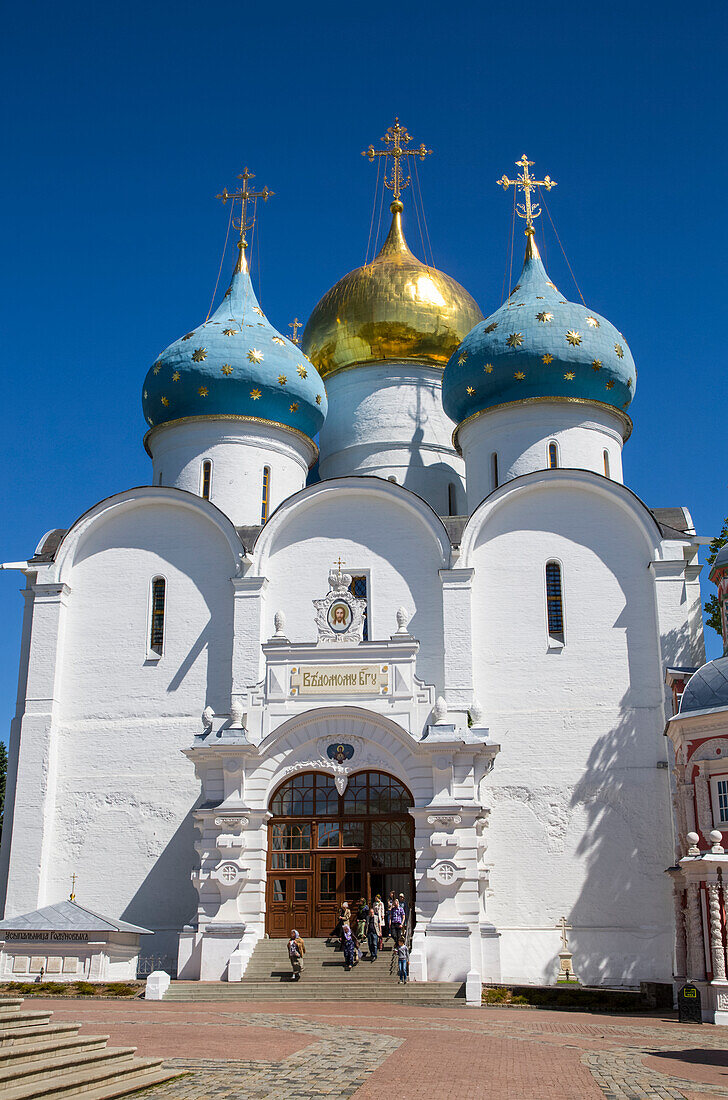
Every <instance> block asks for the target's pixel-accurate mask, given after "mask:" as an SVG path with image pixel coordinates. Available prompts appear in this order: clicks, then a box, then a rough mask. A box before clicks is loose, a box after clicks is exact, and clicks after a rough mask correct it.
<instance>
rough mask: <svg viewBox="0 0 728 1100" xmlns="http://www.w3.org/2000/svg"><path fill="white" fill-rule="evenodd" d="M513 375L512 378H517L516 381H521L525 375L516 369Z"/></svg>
mask: <svg viewBox="0 0 728 1100" xmlns="http://www.w3.org/2000/svg"><path fill="white" fill-rule="evenodd" d="M513 377H514V378H515V379H516V380H517V381H518V382H522V381H523V379H524V378H525V377H526V375H525V374H524V372H523V371H522V370H517V371H516V373H515V374H514V375H513Z"/></svg>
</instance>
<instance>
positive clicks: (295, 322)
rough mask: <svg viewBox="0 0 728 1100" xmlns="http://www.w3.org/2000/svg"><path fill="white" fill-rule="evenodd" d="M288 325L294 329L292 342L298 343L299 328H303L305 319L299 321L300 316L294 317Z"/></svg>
mask: <svg viewBox="0 0 728 1100" xmlns="http://www.w3.org/2000/svg"><path fill="white" fill-rule="evenodd" d="M288 327H289V328H292V329H293V336H292V337H291V343H293V344H297V343H298V330H299V329H300V328H303V321H299V319H298V317H294V318H293V320H292V321H291V323H290V325H289V326H288Z"/></svg>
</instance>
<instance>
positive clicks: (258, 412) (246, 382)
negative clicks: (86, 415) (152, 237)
mask: <svg viewBox="0 0 728 1100" xmlns="http://www.w3.org/2000/svg"><path fill="white" fill-rule="evenodd" d="M242 266H243V270H238V269H236V271H235V273H234V275H233V278H232V282H231V283H230V286H229V288H228V290H227V292H226V294H225V297H224V298H223V301H222V304H221V305H220V306H219V308H218V309H217V310H216V312H215V313H213V314H212V316H211V317H210V318H209V320H208V321H206V322H205V323H204V324H202V325H200V326H199V327H198V328H196V329H193V330H192V332H188V333H186V335H184V336H183V337H181V339H179V340H175V342H174V343H173V344H170V346H169V347H168V348H167V349H166V351H163V352H162V354H161V355H160V356H159V358H158V359H157V360H156V362H155V363H153V364H152V366H151V367H150V368H149V372H148V374H147V377H146V378H145V380H144V388H143V391H142V407H143V410H144V417H145V419H146V421H147V424H149V425H150V427H155V426H156V425H157V424H166V423H168V422H169V421H172V420H179V419H181V418H184V417H199V416H221V415H222V416H251V417H255V418H256V419H259V420H270V421H274V422H276V423H279V424H285V425H287V426H288V427H290V428H297V429H298V431H300V432H303V433H304V435H307V436H309V437H310V438H311V439H313V437H314V436H315V435H316V433H317V432H318V431H319V429H320V428H321V425H322V424H323V422H324V420H325V418H326V411H327V407H328V405H327V401H326V391H325V389H324V384H323V382H322V381H321V378H320V376H319V374H318V371H317V370H316V368H315V367H314V366H313V364H312V363H310V362H309V360H308V359H307V358H306V357H305V355H304V354H303V352H302V351H301V349H300V348H299V347H297V346H296V345H295V344H293V343H292V342H291V341H290V340H288V339H286V337H284V336H281V334H280V333H279V332H277V331H276V330H275V329H274V328H273V326H272V325H271V323H270V322H269V321H268V319H267V317H266V316H265V314H264V313H263V311H262V309H261V308H260V306H259V305H258V301H257V299H256V297H255V294H254V292H253V286H252V283H251V281H250V275H249V274H248V271H247V268H246V267H245V264H244V262H243V265H242Z"/></svg>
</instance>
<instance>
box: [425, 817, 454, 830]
mask: <svg viewBox="0 0 728 1100" xmlns="http://www.w3.org/2000/svg"><path fill="white" fill-rule="evenodd" d="M462 820H463V819H462V818H461V816H460V814H430V816H429V817H428V818H427V824H428V825H440V826H441V827H442V828H447V826H448V825H450V826H452V825H459V824H460V823H461V821H462Z"/></svg>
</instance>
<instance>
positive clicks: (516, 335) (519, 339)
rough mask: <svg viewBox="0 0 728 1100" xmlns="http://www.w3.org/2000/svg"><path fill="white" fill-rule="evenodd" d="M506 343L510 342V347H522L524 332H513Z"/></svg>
mask: <svg viewBox="0 0 728 1100" xmlns="http://www.w3.org/2000/svg"><path fill="white" fill-rule="evenodd" d="M506 343H507V344H508V347H509V348H520V346H521V344H522V343H523V333H522V332H512V333H511V335H510V336H509V337H508V339H507V340H506Z"/></svg>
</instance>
